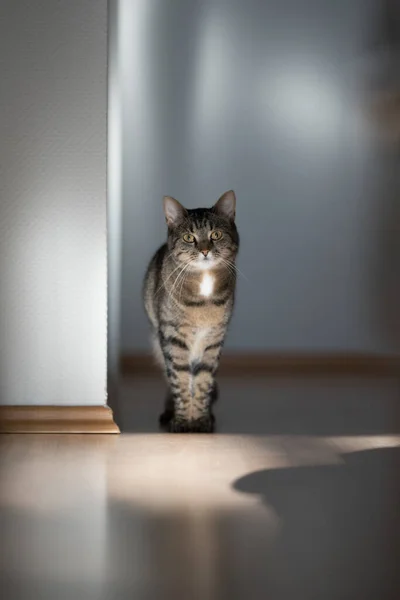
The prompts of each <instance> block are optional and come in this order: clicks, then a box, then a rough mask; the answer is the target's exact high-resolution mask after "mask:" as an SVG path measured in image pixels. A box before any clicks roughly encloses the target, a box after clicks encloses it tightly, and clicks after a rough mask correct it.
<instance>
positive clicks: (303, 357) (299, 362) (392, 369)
mask: <svg viewBox="0 0 400 600" xmlns="http://www.w3.org/2000/svg"><path fill="white" fill-rule="evenodd" d="M120 368H121V373H122V374H123V375H137V376H139V375H156V374H157V373H160V370H159V368H158V367H157V365H156V364H155V363H154V360H153V358H152V356H151V355H148V354H126V355H123V356H122V357H121V361H120ZM218 374H219V375H221V376H240V377H242V376H247V375H252V376H263V375H285V376H287V375H296V376H300V375H363V376H371V377H378V376H390V375H396V376H400V357H396V356H381V355H375V354H362V353H321V354H311V353H301V352H299V353H283V354H278V353H226V354H225V355H223V356H222V358H221V365H220V368H219V371H218Z"/></svg>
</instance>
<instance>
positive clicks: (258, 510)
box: [0, 434, 400, 600]
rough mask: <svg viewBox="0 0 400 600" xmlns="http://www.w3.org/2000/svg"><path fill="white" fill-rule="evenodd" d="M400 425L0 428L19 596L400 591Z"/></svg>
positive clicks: (9, 583) (14, 592)
mask: <svg viewBox="0 0 400 600" xmlns="http://www.w3.org/2000/svg"><path fill="white" fill-rule="evenodd" d="M399 453H400V436H396V435H382V434H381V435H375V436H354V435H353V436H331V437H317V436H293V435H269V436H268V435H264V436H250V435H247V436H246V435H216V436H169V435H158V434H151V435H149V434H142V435H124V436H121V437H119V438H115V437H113V436H112V437H108V438H107V437H105V436H103V437H100V436H99V437H97V436H88V437H85V436H3V437H0V534H1V550H2V551H1V553H0V578H1V586H2V587H1V589H2V591H3V590H5V594H4V596H3V594H2V597H4V598H7V600H8V599H10V600H13V599H14V598H16V599H18V600H19V599H21V600H25V599H26V600H28V599H29V600H36V599H37V600H55V599H57V600H59V599H60V600H64V599H65V600H67V599H68V600H69V599H74V600H80V599H82V600H83V599H90V600H91V599H92V598H93V599H96V600H113V599H116V600H125V599H128V598H129V599H131V598H135V600H136V599H138V600H142V599H146V600H147V599H149V600H150V599H154V598H157V599H158V598H160V599H166V600H169V599H173V600H181V599H182V600H187V599H194V600H197V599H199V600H200V599H201V600H208V599H210V600H219V599H221V600H235V599H236V598H237V599H241V598H250V599H251V600H258V599H260V600H261V599H263V600H264V599H265V598H271V599H272V600H275V599H276V600H292V599H293V600H294V599H296V600H298V598H301V599H303V598H304V599H305V600H320V599H321V598H323V599H324V600H347V599H349V600H359V599H360V600H369V599H371V600H376V599H377V598H379V599H381V598H382V599H384V600H386V599H389V600H392V598H393V600H394V599H395V598H398V597H399V591H400V580H399V575H398V569H397V568H396V566H397V562H398V558H399V556H400V548H399V539H400V536H399V534H400V527H399V523H400V510H399V506H400V494H399V485H398V473H399V466H400V465H399Z"/></svg>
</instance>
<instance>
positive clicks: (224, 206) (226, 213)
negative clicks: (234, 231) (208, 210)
mask: <svg viewBox="0 0 400 600" xmlns="http://www.w3.org/2000/svg"><path fill="white" fill-rule="evenodd" d="M213 210H214V212H215V213H216V214H217V215H220V216H221V217H224V218H225V219H229V221H234V220H235V216H236V196H235V192H234V191H233V190H229V192H225V194H222V196H221V198H220V199H219V200H218V202H217V203H216V204H214V206H213Z"/></svg>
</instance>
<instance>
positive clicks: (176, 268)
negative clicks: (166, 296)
mask: <svg viewBox="0 0 400 600" xmlns="http://www.w3.org/2000/svg"><path fill="white" fill-rule="evenodd" d="M180 268H181V265H180V264H179V265H178V266H177V267H175V269H174V270H173V271H172V273H170V274H169V275H168V277H167V279H166V280H165V281H164V283H163V284H162V285H161V286H160V287H159V288H158V290H157V291H156V292H155V294H154V296H157V294H158V293H159V292H161V290H162V289H163V288H165V286H166V285H167V283H168V281H169V280H170V279H171V277H172V275H173V274H174V273H176V271H177V270H178V269H180Z"/></svg>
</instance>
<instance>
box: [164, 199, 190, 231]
mask: <svg viewBox="0 0 400 600" xmlns="http://www.w3.org/2000/svg"><path fill="white" fill-rule="evenodd" d="M163 205H164V212H165V220H166V221H167V225H168V227H176V226H177V225H179V223H181V222H182V221H183V219H184V218H185V217H186V215H187V210H186V208H184V207H183V206H182V204H181V203H180V202H178V200H175V198H171V196H164V198H163Z"/></svg>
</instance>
